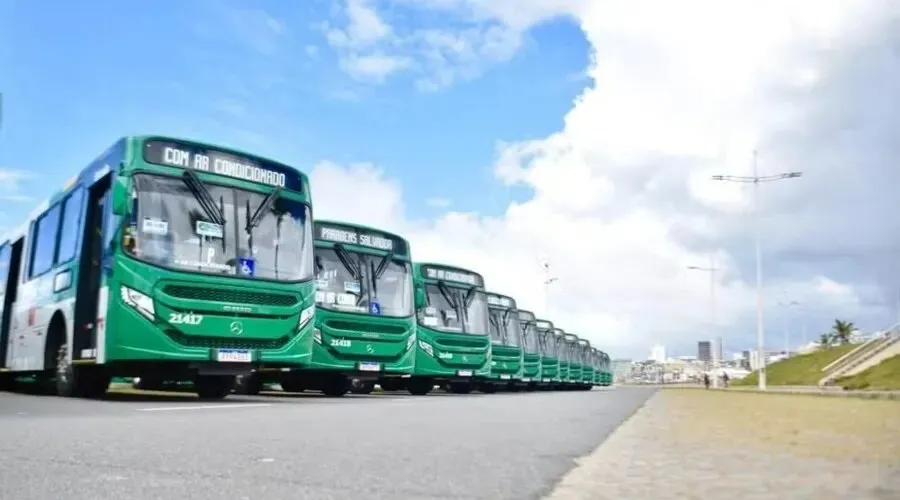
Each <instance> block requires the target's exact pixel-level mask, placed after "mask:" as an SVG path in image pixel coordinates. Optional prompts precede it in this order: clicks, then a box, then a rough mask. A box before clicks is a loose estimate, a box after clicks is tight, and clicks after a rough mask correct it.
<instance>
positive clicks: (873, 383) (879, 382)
mask: <svg viewBox="0 0 900 500" xmlns="http://www.w3.org/2000/svg"><path fill="white" fill-rule="evenodd" d="M835 384H837V385H840V386H841V387H843V388H844V389H856V390H860V389H867V390H870V391H894V390H900V354H898V355H896V356H894V357H891V358H888V359H886V360H884V361H882V362H881V363H878V364H877V365H875V366H873V367H871V368H869V369H867V370H864V371H862V372H859V373H857V374H856V375H851V376H849V377H841V378H839V379H837V380H835Z"/></svg>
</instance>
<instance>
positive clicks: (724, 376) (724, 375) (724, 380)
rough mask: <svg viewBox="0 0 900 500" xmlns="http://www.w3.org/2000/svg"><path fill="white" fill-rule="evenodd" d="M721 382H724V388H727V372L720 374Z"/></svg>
mask: <svg viewBox="0 0 900 500" xmlns="http://www.w3.org/2000/svg"><path fill="white" fill-rule="evenodd" d="M722 381H723V382H725V387H726V388H728V372H722Z"/></svg>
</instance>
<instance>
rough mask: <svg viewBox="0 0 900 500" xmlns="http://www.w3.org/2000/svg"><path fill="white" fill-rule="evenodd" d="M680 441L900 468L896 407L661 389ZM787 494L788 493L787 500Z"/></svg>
mask: <svg viewBox="0 0 900 500" xmlns="http://www.w3.org/2000/svg"><path fill="white" fill-rule="evenodd" d="M661 396H662V397H663V398H664V401H665V402H666V413H667V418H668V420H669V427H668V428H667V430H666V431H667V432H668V433H670V434H671V435H673V436H674V437H676V438H677V439H678V441H679V442H681V443H684V444H685V446H686V447H687V448H689V447H690V445H692V444H693V443H702V444H703V446H708V445H711V444H715V445H718V446H722V447H726V448H730V449H736V450H739V449H742V448H744V447H750V448H755V449H757V450H760V451H764V452H767V453H787V454H790V455H795V456H798V457H806V458H812V457H814V458H825V459H833V460H846V461H856V462H863V463H865V462H868V463H878V464H881V465H900V440H898V439H895V438H894V437H895V436H898V435H900V418H897V416H898V415H900V402H898V401H890V400H868V399H857V398H830V397H821V396H802V395H793V394H779V393H756V392H745V391H736V392H728V391H707V390H703V389H694V390H691V389H680V390H668V389H666V390H663V392H662V394H661ZM787 496H790V495H786V497H787Z"/></svg>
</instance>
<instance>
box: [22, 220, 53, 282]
mask: <svg viewBox="0 0 900 500" xmlns="http://www.w3.org/2000/svg"><path fill="white" fill-rule="evenodd" d="M59 214H60V205H59V204H58V203H57V204H56V205H54V206H53V207H52V208H51V209H50V210H48V211H46V212H44V214H43V215H41V217H40V218H39V219H38V220H37V222H35V224H34V226H32V236H31V241H32V244H31V256H30V257H31V258H30V259H29V260H30V264H31V265H30V266H29V269H28V278H29V279H32V278H35V277H37V276H40V275H41V274H44V273H45V272H47V271H49V270H50V268H52V267H53V264H54V262H53V260H54V257H55V254H56V242H57V236H58V235H59Z"/></svg>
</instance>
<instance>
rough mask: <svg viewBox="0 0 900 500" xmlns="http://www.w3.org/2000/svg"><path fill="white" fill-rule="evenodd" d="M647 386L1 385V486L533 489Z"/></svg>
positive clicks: (375, 493)
mask: <svg viewBox="0 0 900 500" xmlns="http://www.w3.org/2000/svg"><path fill="white" fill-rule="evenodd" d="M653 392H655V390H653V389H645V388H617V389H595V390H593V391H588V392H570V393H530V394H526V393H522V394H494V395H482V394H473V395H467V396H462V395H448V394H440V393H439V394H432V395H430V396H427V397H412V396H406V395H401V394H397V395H390V394H384V395H371V396H348V397H345V398H340V399H326V398H324V397H321V396H318V395H295V396H290V395H281V396H256V397H239V396H232V397H229V398H228V399H227V400H226V401H224V402H219V403H207V402H199V401H197V400H195V399H191V398H185V397H172V398H159V397H155V398H147V397H136V396H119V397H118V398H117V399H114V400H106V401H84V400H77V399H63V398H56V397H46V396H34V395H24V394H11V393H0V498H11V499H12V498H15V499H16V500H31V499H42V500H43V499H47V498H66V499H71V500H78V499H84V500H101V499H116V500H123V499H128V500H143V499H151V498H153V499H156V498H159V499H163V498H165V499H168V498H192V499H215V500H219V499H221V498H229V499H242V498H246V499H267V500H270V499H282V498H283V499H290V500H295V499H302V498H310V499H317V500H325V499H344V498H346V499H351V498H352V499H356V498H361V497H365V498H367V499H369V500H372V499H381V498H391V499H398V498H410V499H417V500H421V499H427V498H442V499H454V498H459V499H475V498H484V499H491V500H496V499H503V498H508V499H516V500H521V499H526V498H541V497H542V496H544V495H546V494H547V493H549V492H550V491H551V490H552V488H553V486H554V485H555V483H556V482H557V481H559V479H560V478H561V477H562V476H563V475H564V474H565V473H566V472H567V471H568V470H569V469H571V468H572V467H573V466H574V465H575V463H574V459H575V458H577V457H580V456H583V455H586V454H588V453H590V452H591V451H592V450H594V448H596V447H597V446H598V445H599V444H600V443H601V442H602V441H603V440H604V439H605V438H606V437H607V436H608V435H609V434H610V432H611V431H612V430H614V429H615V428H616V427H617V426H618V425H619V424H620V423H621V422H622V421H623V420H625V419H626V418H627V417H628V416H629V415H630V414H632V413H633V412H634V411H635V410H636V409H637V408H639V407H640V406H641V405H642V404H643V403H644V401H645V400H646V399H647V398H648V397H649V396H650V395H651V394H653Z"/></svg>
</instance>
